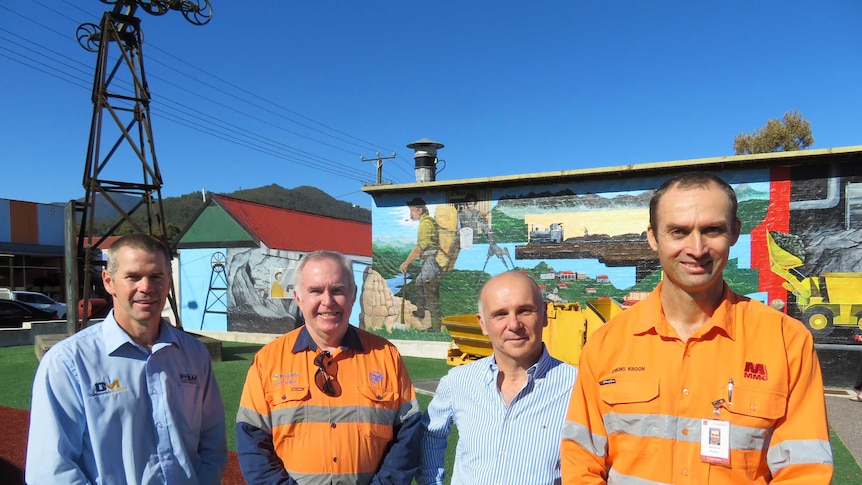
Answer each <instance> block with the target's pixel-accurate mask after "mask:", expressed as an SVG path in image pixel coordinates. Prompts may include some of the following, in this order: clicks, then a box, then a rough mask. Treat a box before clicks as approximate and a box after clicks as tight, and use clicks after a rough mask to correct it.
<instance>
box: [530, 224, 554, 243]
mask: <svg viewBox="0 0 862 485" xmlns="http://www.w3.org/2000/svg"><path fill="white" fill-rule="evenodd" d="M529 237H530V239H529V241H528V242H527V243H528V244H561V243H562V242H563V224H562V223H559V222H555V223H553V224H551V227H549V228H547V229H537V228H535V227H532V228H530V233H529Z"/></svg>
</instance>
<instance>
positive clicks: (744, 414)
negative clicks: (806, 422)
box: [724, 384, 787, 429]
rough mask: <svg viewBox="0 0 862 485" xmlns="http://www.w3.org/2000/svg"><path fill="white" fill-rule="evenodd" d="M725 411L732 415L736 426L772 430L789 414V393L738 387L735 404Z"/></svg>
mask: <svg viewBox="0 0 862 485" xmlns="http://www.w3.org/2000/svg"><path fill="white" fill-rule="evenodd" d="M724 409H726V410H728V411H729V412H730V414H731V422H732V424H734V425H736V426H747V427H749V428H759V429H771V428H772V427H773V426H775V423H776V421H778V420H779V419H781V418H782V417H784V415H785V413H786V412H787V393H786V392H782V391H779V390H775V389H767V388H758V387H753V386H745V385H738V384H737V385H736V386H734V388H733V404H730V405H725V407H724Z"/></svg>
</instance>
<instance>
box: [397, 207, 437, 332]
mask: <svg viewBox="0 0 862 485" xmlns="http://www.w3.org/2000/svg"><path fill="white" fill-rule="evenodd" d="M407 207H409V208H410V219H411V220H414V221H419V232H418V235H417V237H416V247H414V248H413V250H412V251H411V252H410V254H409V255H407V259H406V260H404V262H403V263H401V266H400V267H399V269H400V270H401V272H402V273H404V274H407V267H408V266H410V263H412V262H413V261H415V260H416V258H421V259H420V261H421V265H420V269H419V274H417V275H416V277H415V278H414V279H413V281H414V282H416V301H415V302H414V303H415V304H416V311H414V312H413V315H415V316H416V317H417V318H419V319H423V318H425V310H426V309H427V310H428V311H429V312H430V313H431V329H430V330H431V331H432V332H439V331H440V318H441V317H440V277H441V271H440V265H439V264H437V251H438V250H439V249H440V243H439V239H438V237H439V236H438V231H437V223H436V222H435V221H434V218H432V217H431V216H430V215H429V214H428V207H427V206H426V204H425V201H424V200H423V199H421V198H419V197H415V198H413V199H411V200H409V201H407Z"/></svg>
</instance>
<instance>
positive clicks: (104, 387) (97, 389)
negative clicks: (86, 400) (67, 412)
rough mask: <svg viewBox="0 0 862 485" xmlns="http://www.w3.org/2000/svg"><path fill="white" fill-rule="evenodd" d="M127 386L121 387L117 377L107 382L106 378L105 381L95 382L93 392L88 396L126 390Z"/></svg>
mask: <svg viewBox="0 0 862 485" xmlns="http://www.w3.org/2000/svg"><path fill="white" fill-rule="evenodd" d="M128 390H129V388H128V387H123V386H122V385H120V380H119V379H114V381H113V382H108V380H107V379H106V380H105V382H97V383H96V384H94V385H93V392H92V394H90V396H94V397H95V396H102V395H106V394H116V393H119V392H125V391H128Z"/></svg>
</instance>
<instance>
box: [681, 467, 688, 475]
mask: <svg viewBox="0 0 862 485" xmlns="http://www.w3.org/2000/svg"><path fill="white" fill-rule="evenodd" d="M682 476H684V477H687V476H688V468H683V469H682Z"/></svg>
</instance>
